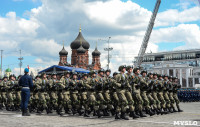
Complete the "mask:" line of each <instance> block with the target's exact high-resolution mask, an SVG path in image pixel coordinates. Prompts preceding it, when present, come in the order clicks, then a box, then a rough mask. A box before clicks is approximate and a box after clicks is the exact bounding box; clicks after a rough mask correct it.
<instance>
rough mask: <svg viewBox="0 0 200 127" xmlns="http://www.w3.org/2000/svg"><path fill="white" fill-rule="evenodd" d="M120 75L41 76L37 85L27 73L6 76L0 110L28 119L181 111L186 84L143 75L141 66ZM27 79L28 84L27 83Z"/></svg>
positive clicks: (120, 116) (126, 117)
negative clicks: (33, 116)
mask: <svg viewBox="0 0 200 127" xmlns="http://www.w3.org/2000/svg"><path fill="white" fill-rule="evenodd" d="M118 71H119V72H118V73H117V72H114V73H113V76H111V70H109V69H108V70H104V69H101V70H98V71H97V72H96V71H90V73H89V74H86V73H85V74H78V73H76V72H73V73H72V72H69V71H66V72H64V74H63V75H57V74H56V73H52V74H51V75H47V74H46V73H42V74H41V75H40V74H39V75H38V76H36V77H35V79H34V80H33V85H32V83H31V81H32V79H29V78H28V77H27V76H28V75H27V74H26V73H25V75H24V76H23V77H21V76H18V78H16V76H15V75H10V76H9V78H8V77H7V76H4V78H3V80H2V81H1V83H0V109H1V110H2V109H4V108H6V110H8V111H20V110H22V115H24V116H29V115H30V114H29V112H31V113H33V112H36V113H38V114H44V111H45V112H46V113H47V114H50V113H53V112H56V113H57V114H58V115H61V116H62V115H65V114H71V115H80V116H81V115H83V116H84V117H91V116H96V117H98V118H100V117H105V116H114V117H115V119H124V120H129V119H130V118H133V119H137V118H140V117H147V116H148V115H150V116H153V115H164V114H168V113H174V112H182V110H181V109H180V106H179V99H178V96H177V93H178V89H180V88H181V85H180V84H178V79H177V78H176V77H171V76H167V75H160V74H156V73H148V74H147V71H145V70H142V71H141V72H140V69H139V68H132V67H131V66H124V65H122V66H120V67H119V69H118ZM20 77H21V78H20ZM26 79H27V80H26ZM27 81H30V82H29V83H26V84H28V85H24V84H23V83H22V82H27ZM21 90H22V94H21V95H20V91H21ZM29 93H30V100H29ZM27 101H29V103H27ZM20 102H22V104H21V107H20Z"/></svg>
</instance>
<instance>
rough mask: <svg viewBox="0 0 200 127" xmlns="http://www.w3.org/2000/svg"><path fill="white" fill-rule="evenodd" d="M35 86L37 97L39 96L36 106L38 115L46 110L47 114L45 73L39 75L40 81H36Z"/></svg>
mask: <svg viewBox="0 0 200 127" xmlns="http://www.w3.org/2000/svg"><path fill="white" fill-rule="evenodd" d="M35 85H36V87H37V89H38V96H39V101H38V106H37V108H38V109H37V110H38V113H42V112H43V110H44V109H46V111H47V113H49V112H48V109H47V100H46V96H47V93H46V90H47V86H48V80H47V78H46V73H42V74H41V79H40V78H39V79H37V80H36V82H35Z"/></svg>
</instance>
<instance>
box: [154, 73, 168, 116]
mask: <svg viewBox="0 0 200 127" xmlns="http://www.w3.org/2000/svg"><path fill="white" fill-rule="evenodd" d="M156 86H157V91H158V99H159V101H160V104H161V108H162V109H163V110H164V113H168V111H167V109H166V102H165V99H164V97H163V88H164V84H163V79H162V75H158V81H157V82H156Z"/></svg>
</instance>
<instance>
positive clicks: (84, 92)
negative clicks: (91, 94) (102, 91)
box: [79, 73, 90, 117]
mask: <svg viewBox="0 0 200 127" xmlns="http://www.w3.org/2000/svg"><path fill="white" fill-rule="evenodd" d="M88 87H90V86H89V84H88V74H87V73H84V74H83V77H82V80H81V84H80V86H79V90H80V93H79V94H80V100H81V105H83V107H84V110H85V111H84V117H89V115H88V112H89V106H88V97H87V95H88V91H87V88H88Z"/></svg>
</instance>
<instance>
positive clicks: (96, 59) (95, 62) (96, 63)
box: [92, 46, 101, 70]
mask: <svg viewBox="0 0 200 127" xmlns="http://www.w3.org/2000/svg"><path fill="white" fill-rule="evenodd" d="M100 55H101V53H100V52H99V51H98V49H97V46H96V48H95V50H94V51H93V52H92V66H93V69H94V70H100V69H101V62H100Z"/></svg>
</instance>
